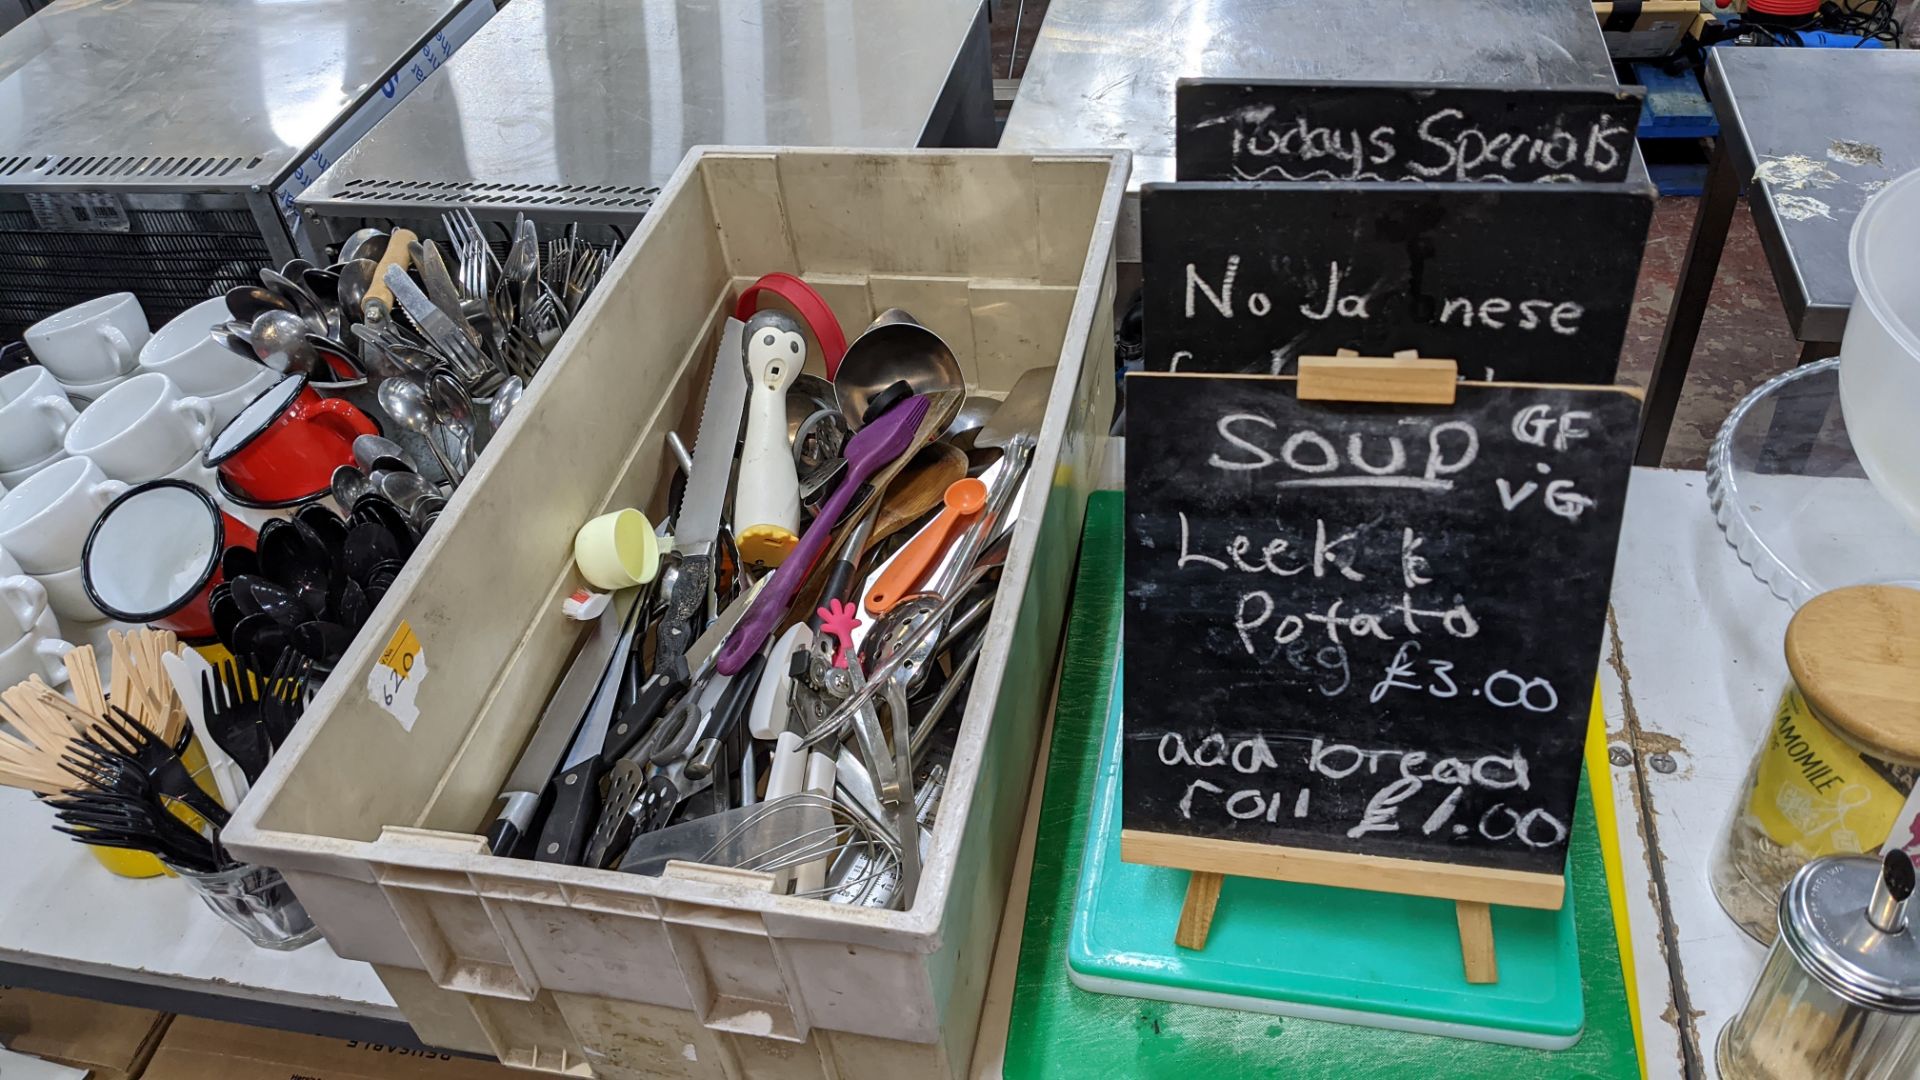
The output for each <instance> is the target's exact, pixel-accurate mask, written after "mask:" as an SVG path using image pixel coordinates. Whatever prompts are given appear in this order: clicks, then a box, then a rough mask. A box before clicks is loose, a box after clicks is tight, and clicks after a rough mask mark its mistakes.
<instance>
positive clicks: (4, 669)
mask: <svg viewBox="0 0 1920 1080" xmlns="http://www.w3.org/2000/svg"><path fill="white" fill-rule="evenodd" d="M72 651H73V646H72V645H71V644H69V643H67V642H65V641H62V640H60V639H59V638H58V637H55V636H53V635H51V634H49V633H47V629H46V626H45V625H38V626H32V627H29V628H28V629H27V631H26V633H24V634H22V635H20V638H19V639H18V640H17V641H15V642H14V643H13V644H12V645H10V646H8V647H7V648H6V649H5V650H0V686H12V685H14V684H15V683H22V682H26V681H27V680H28V679H29V678H32V677H33V676H35V675H38V676H40V677H41V678H42V679H45V680H46V681H47V685H49V686H60V685H62V684H64V683H65V682H66V681H67V665H66V656H67V654H68V653H70V652H72Z"/></svg>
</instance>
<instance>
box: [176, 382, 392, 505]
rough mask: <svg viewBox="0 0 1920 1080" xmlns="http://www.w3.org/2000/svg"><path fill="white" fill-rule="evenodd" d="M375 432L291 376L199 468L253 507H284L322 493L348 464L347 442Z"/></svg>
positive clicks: (226, 432) (247, 411) (355, 413)
mask: <svg viewBox="0 0 1920 1080" xmlns="http://www.w3.org/2000/svg"><path fill="white" fill-rule="evenodd" d="M378 434H380V425H379V424H377V423H375V422H374V420H373V419H372V418H371V417H369V416H368V415H367V414H366V413H363V412H361V411H360V410H359V409H356V408H354V407H353V405H352V404H350V403H348V402H346V401H344V400H342V399H340V398H322V397H321V396H320V395H319V394H317V393H315V392H314V391H313V390H312V389H311V388H309V387H308V386H307V380H306V377H305V376H302V375H289V376H288V377H286V378H285V379H282V380H280V381H279V382H277V383H275V384H273V385H272V386H270V387H268V388H267V389H266V390H265V391H263V392H262V393H261V394H260V396H259V397H257V398H254V399H253V400H252V401H251V402H249V403H248V404H247V407H246V408H244V409H242V410H240V415H238V416H236V417H234V418H233V422H232V423H229V424H228V425H227V426H226V427H225V428H223V429H221V431H220V433H219V434H218V435H215V436H214V437H213V442H212V443H210V444H208V446H207V451H206V453H205V454H204V455H202V456H201V461H202V462H204V463H205V464H206V466H207V467H208V468H210V469H218V470H219V471H220V480H221V486H222V487H223V488H224V489H225V490H227V491H228V492H229V493H231V494H232V495H234V496H236V497H237V498H238V499H239V500H241V501H243V502H245V503H247V504H249V505H254V506H290V505H293V504H296V503H300V502H304V501H306V500H309V499H311V498H313V497H314V496H315V495H317V494H319V493H322V492H325V491H326V490H327V488H328V485H329V484H330V483H331V481H332V479H333V470H335V469H337V468H339V467H340V466H342V465H351V464H352V463H353V440H355V439H357V438H359V437H360V436H362V435H378Z"/></svg>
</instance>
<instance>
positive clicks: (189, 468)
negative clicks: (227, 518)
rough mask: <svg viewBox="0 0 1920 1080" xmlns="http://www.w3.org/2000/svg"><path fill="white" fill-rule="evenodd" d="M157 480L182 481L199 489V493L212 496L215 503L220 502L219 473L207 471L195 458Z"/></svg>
mask: <svg viewBox="0 0 1920 1080" xmlns="http://www.w3.org/2000/svg"><path fill="white" fill-rule="evenodd" d="M159 479H162V480H184V481H186V482H187V483H189V484H192V485H193V486H194V487H197V488H199V489H200V490H201V491H204V492H206V493H207V494H209V495H212V496H213V497H214V501H215V502H221V501H222V499H221V496H220V474H219V472H217V471H215V470H213V469H209V468H208V467H207V466H206V464H205V463H204V462H202V461H201V460H200V459H199V458H197V457H196V458H191V459H189V460H188V461H187V463H186V464H185V465H182V466H180V467H179V468H177V469H175V470H173V471H172V472H170V473H168V474H167V475H165V476H163V477H160V478H159Z"/></svg>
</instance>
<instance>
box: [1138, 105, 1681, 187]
mask: <svg viewBox="0 0 1920 1080" xmlns="http://www.w3.org/2000/svg"><path fill="white" fill-rule="evenodd" d="M1645 97H1646V91H1645V90H1644V89H1643V88H1641V87H1638V86H1631V87H1621V88H1619V89H1615V90H1554V89H1547V88H1544V87H1541V88H1532V87H1526V88H1522V87H1511V86H1502V87H1492V86H1487V87H1476V86H1423V85H1417V84H1413V83H1375V84H1364V83H1303V82H1290V81H1266V82H1248V81H1244V80H1238V79H1182V80H1181V81H1180V84H1179V86H1178V88H1177V89H1176V90H1175V91H1174V99H1173V100H1174V108H1173V115H1174V155H1175V164H1176V172H1175V176H1176V177H1178V178H1179V179H1181V180H1275V181H1279V180H1346V181H1355V180H1376V181H1377V180H1414V181H1422V182H1429V181H1454V182H1462V183H1465V182H1472V181H1481V180H1491V181H1496V182H1501V183H1526V182H1535V181H1564V180H1584V181H1592V182H1612V181H1616V180H1625V179H1626V178H1627V167H1628V166H1629V165H1630V164H1631V163H1632V161H1633V139H1634V131H1635V129H1636V128H1637V127H1638V126H1639V124H1640V103H1641V101H1642V99H1644V98H1645Z"/></svg>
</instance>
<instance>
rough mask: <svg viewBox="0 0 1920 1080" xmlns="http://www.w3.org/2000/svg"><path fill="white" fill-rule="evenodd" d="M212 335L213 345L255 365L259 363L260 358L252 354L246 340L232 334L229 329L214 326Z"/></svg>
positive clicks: (250, 346) (251, 348)
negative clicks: (242, 357) (244, 358)
mask: <svg viewBox="0 0 1920 1080" xmlns="http://www.w3.org/2000/svg"><path fill="white" fill-rule="evenodd" d="M212 334H213V342H214V344H216V345H218V346H220V347H221V348H223V349H226V350H227V351H228V352H230V353H233V354H234V355H236V356H244V357H246V358H247V359H248V360H251V361H253V362H254V363H256V364H257V363H259V362H260V358H259V357H258V356H255V355H254V353H253V346H252V345H251V344H249V343H248V341H247V339H246V338H244V337H241V336H240V335H239V334H236V333H234V332H233V330H232V329H231V328H230V327H226V326H216V327H214V328H213V330H212Z"/></svg>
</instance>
